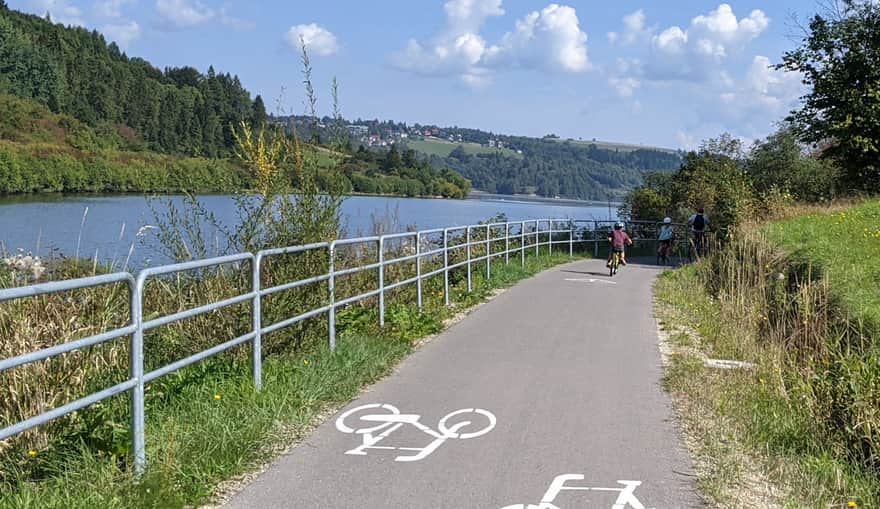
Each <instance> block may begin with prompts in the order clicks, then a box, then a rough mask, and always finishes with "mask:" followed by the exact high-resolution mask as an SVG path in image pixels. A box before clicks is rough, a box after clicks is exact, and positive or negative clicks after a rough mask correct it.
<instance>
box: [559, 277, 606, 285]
mask: <svg viewBox="0 0 880 509" xmlns="http://www.w3.org/2000/svg"><path fill="white" fill-rule="evenodd" d="M566 281H573V282H575V283H605V284H606V285H616V284H617V283H615V282H614V281H605V280H604V279H586V278H581V279H573V278H566Z"/></svg>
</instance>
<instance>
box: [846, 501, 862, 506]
mask: <svg viewBox="0 0 880 509" xmlns="http://www.w3.org/2000/svg"><path fill="white" fill-rule="evenodd" d="M846 506H847V507H858V506H859V503H858V502H856V501H855V500H850V501H849V502H847V503H846Z"/></svg>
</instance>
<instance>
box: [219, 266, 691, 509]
mask: <svg viewBox="0 0 880 509" xmlns="http://www.w3.org/2000/svg"><path fill="white" fill-rule="evenodd" d="M656 274H657V269H656V268H654V267H650V266H645V265H638V264H634V263H632V264H630V265H629V266H627V267H623V268H622V269H621V271H620V273H619V274H618V275H616V276H615V277H614V278H609V277H608V273H607V269H605V267H604V263H603V262H602V261H600V260H586V261H580V262H575V263H571V264H566V265H563V266H559V267H556V268H553V269H551V270H548V271H545V272H543V273H541V274H539V275H538V276H536V277H534V278H531V279H529V280H526V281H523V282H521V283H519V284H518V285H517V286H515V287H513V288H511V289H510V290H508V291H506V292H505V293H503V294H501V295H500V296H498V297H497V298H495V299H494V300H492V301H491V302H489V303H487V304H485V305H483V306H481V307H480V308H478V309H477V310H476V311H474V312H473V313H472V314H471V315H470V316H468V317H467V318H466V319H464V320H463V321H462V322H460V323H458V324H456V325H454V326H453V327H451V328H450V329H449V330H447V331H446V332H444V333H443V334H441V335H440V336H439V337H438V338H436V339H435V340H434V341H432V342H430V343H428V344H427V345H425V346H424V347H423V348H421V349H420V350H418V351H417V352H415V353H414V354H412V355H411V356H410V357H408V358H407V359H406V360H404V361H403V362H402V364H401V365H400V367H399V369H398V370H397V371H396V372H395V373H394V374H393V375H392V376H390V377H388V378H386V379H385V380H383V381H381V382H379V383H378V384H376V385H375V386H373V387H372V388H371V389H370V390H369V391H367V392H365V393H363V394H362V395H361V396H360V397H358V398H357V399H356V400H354V401H352V402H351V403H350V404H348V405H346V406H345V407H344V408H343V409H342V410H341V411H340V412H339V413H337V414H336V415H334V416H333V417H332V418H330V419H329V420H328V421H327V422H325V423H324V424H322V425H321V426H320V427H319V428H318V429H317V430H316V431H315V432H314V433H313V434H312V435H311V436H309V437H308V438H307V439H305V440H304V441H303V442H302V443H301V444H299V445H298V446H296V447H295V448H293V449H292V450H291V451H290V452H289V453H288V454H286V455H285V456H283V457H281V458H280V459H278V460H277V461H276V462H275V463H274V464H273V465H272V466H271V467H270V468H269V469H268V470H267V471H266V472H264V473H263V474H262V475H260V476H259V477H258V478H257V479H256V480H255V481H254V482H252V483H251V484H250V485H248V486H247V487H245V488H244V489H243V490H242V491H241V492H240V493H238V494H237V495H236V496H235V497H233V498H232V500H230V502H229V503H228V504H227V506H226V507H228V508H229V509H244V508H248V509H257V508H259V509H271V508H345V509H349V508H367V509H372V508H376V509H379V508H382V509H388V508H480V509H502V508H504V509H554V508H558V509H585V508H600V509H627V508H632V509H639V508H655V509H660V508H695V507H700V506H701V504H700V502H699V498H698V497H697V495H696V493H695V488H694V485H693V476H692V475H691V472H692V469H691V464H690V461H689V459H688V456H687V453H686V452H685V451H684V449H683V447H682V445H681V442H680V439H679V435H678V432H677V430H676V425H675V421H674V420H673V416H672V411H671V407H670V403H669V399H668V397H667V396H666V394H665V393H664V392H663V390H662V388H661V386H660V378H661V374H662V367H661V358H660V352H659V349H658V346H657V328H656V324H655V321H654V318H653V312H652V297H651V283H652V281H653V279H654V277H655V276H656Z"/></svg>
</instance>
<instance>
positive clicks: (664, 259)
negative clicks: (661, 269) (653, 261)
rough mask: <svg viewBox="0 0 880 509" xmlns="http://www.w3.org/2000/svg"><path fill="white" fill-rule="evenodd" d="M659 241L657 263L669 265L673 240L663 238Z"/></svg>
mask: <svg viewBox="0 0 880 509" xmlns="http://www.w3.org/2000/svg"><path fill="white" fill-rule="evenodd" d="M658 242H659V245H658V246H657V265H663V266H666V265H669V253H670V252H672V240H661V241H658Z"/></svg>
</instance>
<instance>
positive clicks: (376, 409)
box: [336, 403, 400, 433]
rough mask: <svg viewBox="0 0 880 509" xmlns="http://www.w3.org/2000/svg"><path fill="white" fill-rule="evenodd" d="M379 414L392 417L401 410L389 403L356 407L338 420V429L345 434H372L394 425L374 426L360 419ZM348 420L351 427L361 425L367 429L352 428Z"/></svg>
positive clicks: (385, 423) (384, 423) (382, 424)
mask: <svg viewBox="0 0 880 509" xmlns="http://www.w3.org/2000/svg"><path fill="white" fill-rule="evenodd" d="M377 413H379V414H381V413H385V414H389V415H392V414H399V413H400V410H398V409H397V407H395V406H393V405H389V404H387V403H371V404H369V405H362V406H359V407H354V408H352V409H351V410H348V411H346V412H345V413H343V414H342V415H340V416H339V417H338V418H337V419H336V429H338V430H339V431H341V432H343V433H372V432H374V431H378V430H380V429H382V428H385V427H388V426H389V425H392V424H393V423H388V422H382V423H379V424H378V425H375V426H374V425H373V423H372V422H369V423H368V422H367V421H362V420H361V419H360V418H361V417H366V416H367V415H376V414H377ZM355 414H359V415H355ZM346 419H347V420H348V423H349V424H351V425H354V426H358V425H360V426H367V427H352V426H350V425H349V424H346V422H345V421H346Z"/></svg>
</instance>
